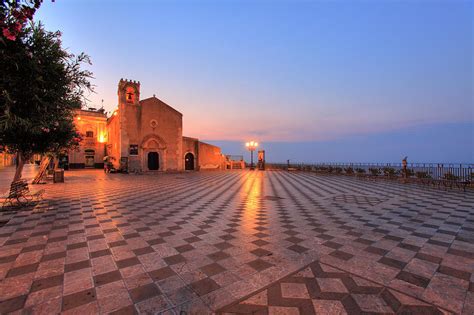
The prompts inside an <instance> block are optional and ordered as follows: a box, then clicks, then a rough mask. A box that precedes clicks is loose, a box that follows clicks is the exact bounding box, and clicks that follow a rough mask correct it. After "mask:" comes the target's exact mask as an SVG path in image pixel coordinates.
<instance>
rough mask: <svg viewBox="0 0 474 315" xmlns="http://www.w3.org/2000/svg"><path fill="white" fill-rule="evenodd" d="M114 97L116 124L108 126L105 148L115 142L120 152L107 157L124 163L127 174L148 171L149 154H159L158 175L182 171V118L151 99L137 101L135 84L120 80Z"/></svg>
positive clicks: (160, 102)
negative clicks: (121, 160) (116, 110)
mask: <svg viewBox="0 0 474 315" xmlns="http://www.w3.org/2000/svg"><path fill="white" fill-rule="evenodd" d="M117 93H118V100H119V106H118V114H117V116H118V122H115V123H113V122H109V134H110V143H109V146H108V147H110V146H111V145H112V146H114V145H115V143H117V142H118V146H119V149H118V150H116V151H115V150H114V149H113V148H111V150H110V152H111V153H110V154H111V155H113V156H114V157H115V155H117V154H118V159H119V160H120V159H123V160H126V163H127V168H128V170H129V171H130V172H134V171H148V170H150V169H149V161H148V160H149V156H150V154H152V153H153V154H154V153H157V154H158V162H159V163H158V164H159V169H158V170H159V171H171V170H176V171H178V170H182V169H183V165H184V164H183V160H182V158H181V153H182V145H183V142H182V128H183V122H182V114H181V113H179V112H178V111H176V110H174V109H173V108H172V107H170V106H168V105H167V104H165V103H164V102H162V101H161V100H159V99H158V98H156V97H154V96H153V97H151V98H148V99H145V100H142V101H140V97H139V96H140V83H139V82H136V81H128V80H120V82H119V86H118V91H117ZM114 119H115V118H114ZM112 129H113V130H112ZM117 130H118V131H117ZM132 148H137V149H138V150H137V151H136V152H133V151H134V150H132ZM135 153H137V154H135ZM116 158H117V157H116Z"/></svg>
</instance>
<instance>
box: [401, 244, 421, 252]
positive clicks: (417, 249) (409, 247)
mask: <svg viewBox="0 0 474 315" xmlns="http://www.w3.org/2000/svg"><path fill="white" fill-rule="evenodd" d="M397 246H398V247H400V248H404V249H408V250H411V251H414V252H418V251H420V249H421V247H419V246H415V245H411V244H406V243H400V244H398V245H397Z"/></svg>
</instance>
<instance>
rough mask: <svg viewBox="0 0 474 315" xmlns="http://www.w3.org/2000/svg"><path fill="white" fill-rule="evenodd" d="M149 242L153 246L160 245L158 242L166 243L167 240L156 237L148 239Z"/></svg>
mask: <svg viewBox="0 0 474 315" xmlns="http://www.w3.org/2000/svg"><path fill="white" fill-rule="evenodd" d="M147 243H148V244H150V246H153V245H158V244H164V243H166V241H165V240H164V239H162V238H155V239H152V240H149V241H147Z"/></svg>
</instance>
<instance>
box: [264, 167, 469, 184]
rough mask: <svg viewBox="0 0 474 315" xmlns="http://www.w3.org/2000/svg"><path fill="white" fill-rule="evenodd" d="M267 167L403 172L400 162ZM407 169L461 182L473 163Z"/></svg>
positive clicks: (412, 174) (413, 173) (422, 175)
mask: <svg viewBox="0 0 474 315" xmlns="http://www.w3.org/2000/svg"><path fill="white" fill-rule="evenodd" d="M267 168H268V169H281V170H288V169H290V170H299V171H313V172H323V173H334V174H348V173H351V174H352V173H367V174H370V173H373V174H377V175H380V176H383V175H384V174H385V175H387V174H392V175H393V176H401V175H402V174H403V173H402V172H403V165H402V163H289V164H288V163H267ZM351 170H352V172H351ZM376 170H378V171H376ZM407 170H408V176H409V177H418V178H431V179H435V180H455V181H463V182H464V181H473V180H474V164H465V163H460V164H455V163H408V164H407Z"/></svg>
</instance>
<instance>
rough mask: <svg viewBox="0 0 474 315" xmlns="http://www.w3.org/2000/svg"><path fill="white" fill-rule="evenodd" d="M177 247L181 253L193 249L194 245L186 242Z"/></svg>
mask: <svg viewBox="0 0 474 315" xmlns="http://www.w3.org/2000/svg"><path fill="white" fill-rule="evenodd" d="M175 249H176V250H177V251H178V252H180V253H184V252H187V251H190V250H193V249H194V247H192V246H191V245H189V244H186V245H181V246H178V247H175Z"/></svg>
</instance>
